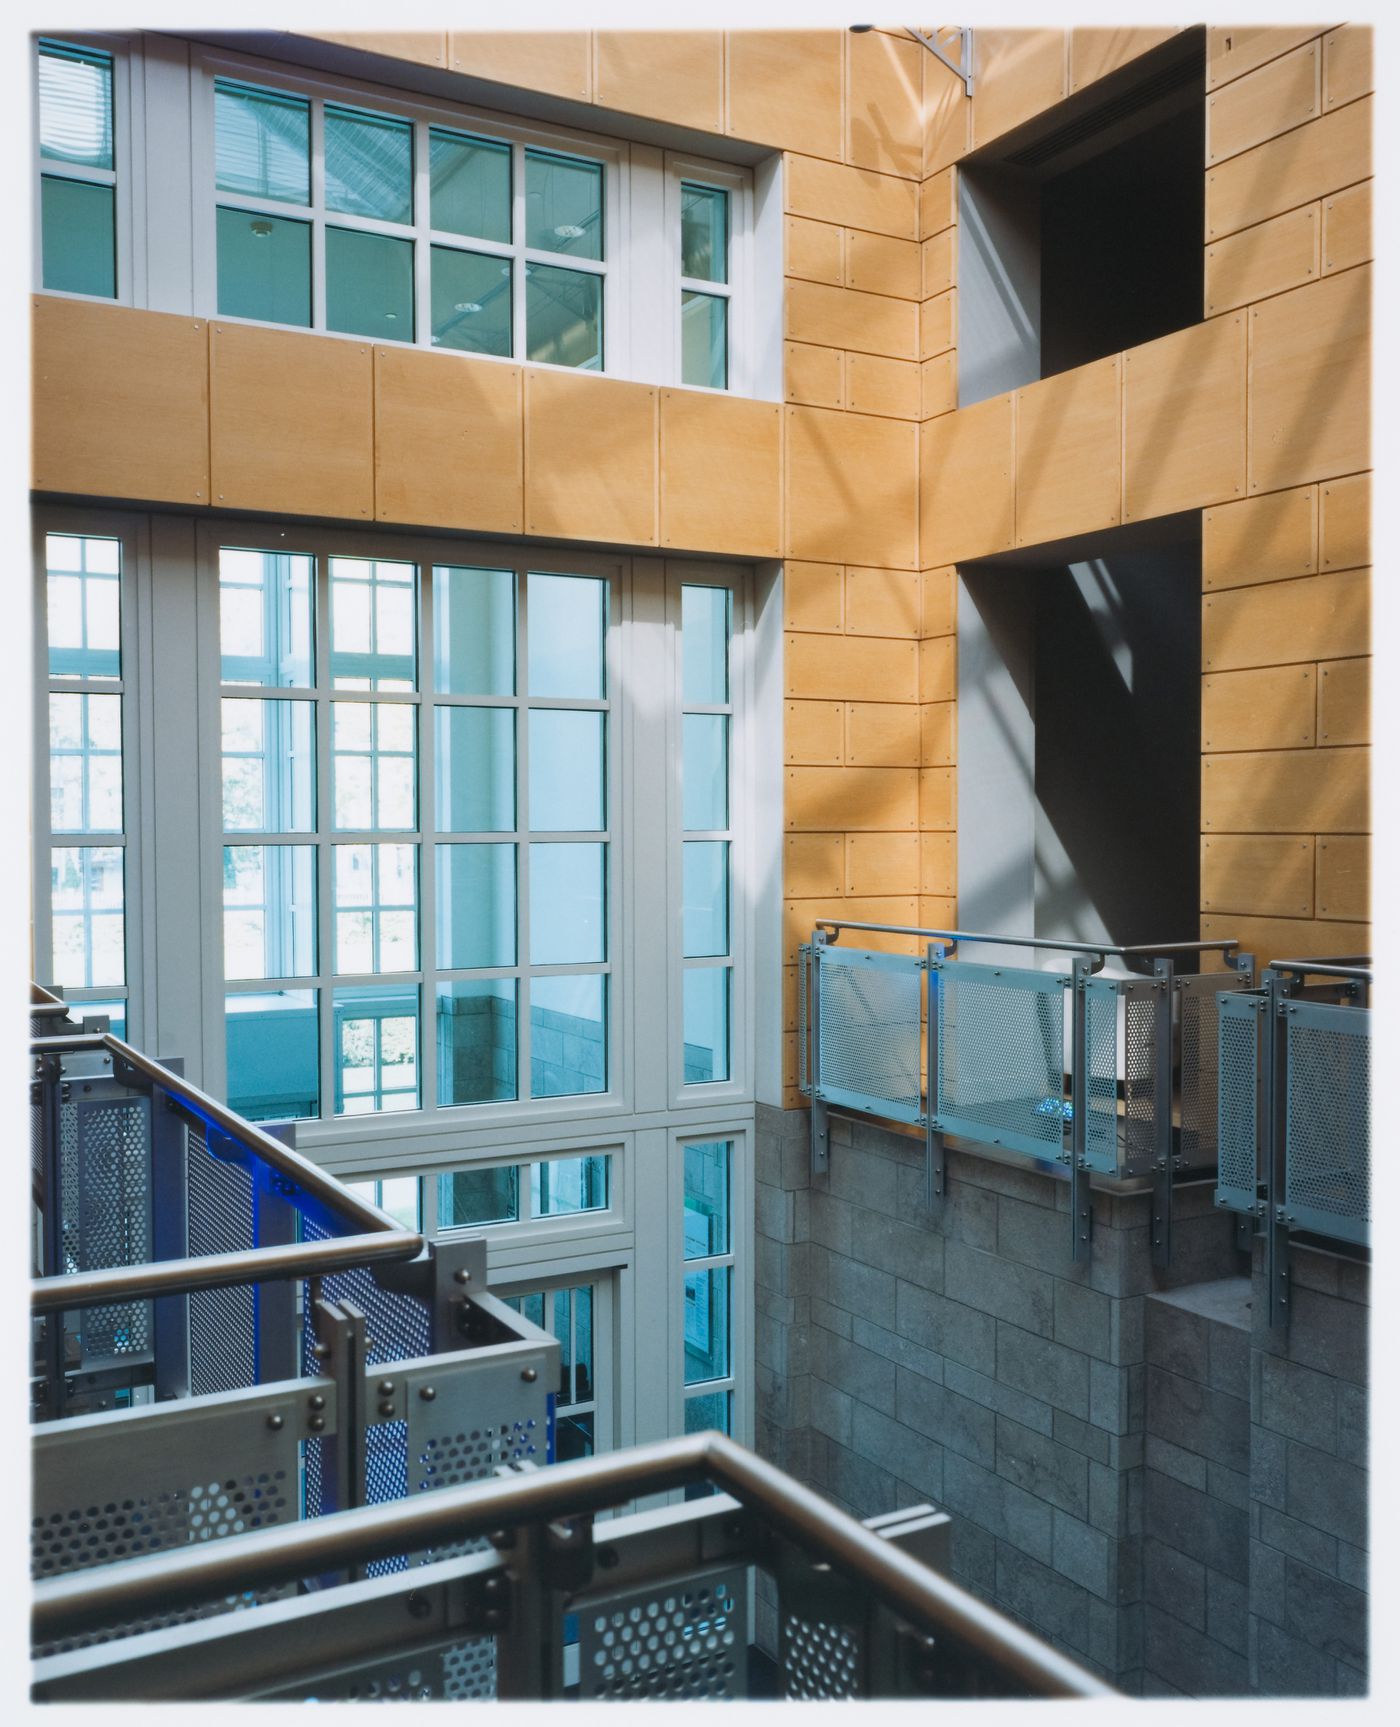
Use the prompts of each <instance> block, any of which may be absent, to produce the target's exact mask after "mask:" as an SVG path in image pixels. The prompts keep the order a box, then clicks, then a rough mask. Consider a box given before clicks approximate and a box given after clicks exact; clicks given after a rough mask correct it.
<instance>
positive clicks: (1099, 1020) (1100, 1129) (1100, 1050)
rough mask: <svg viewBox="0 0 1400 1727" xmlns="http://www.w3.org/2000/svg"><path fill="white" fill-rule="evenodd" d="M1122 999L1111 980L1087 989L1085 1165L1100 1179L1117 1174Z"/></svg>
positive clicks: (1092, 981) (1096, 982) (1089, 984)
mask: <svg viewBox="0 0 1400 1727" xmlns="http://www.w3.org/2000/svg"><path fill="white" fill-rule="evenodd" d="M1121 999H1122V998H1121V997H1120V995H1119V993H1118V986H1117V984H1116V983H1115V982H1114V981H1113V980H1112V979H1111V978H1090V979H1088V980H1087V982H1086V984H1085V988H1084V1023H1085V1067H1086V1072H1085V1076H1084V1095H1085V1116H1086V1119H1085V1123H1084V1161H1085V1162H1086V1163H1087V1164H1088V1166H1089V1168H1090V1169H1093V1170H1097V1171H1098V1173H1099V1174H1100V1175H1117V1173H1118V1073H1119V1045H1120V1043H1121V1041H1122V1040H1121V1036H1120V1029H1121V1028H1120V1025H1119V1018H1120V1008H1119V1002H1120V1001H1121Z"/></svg>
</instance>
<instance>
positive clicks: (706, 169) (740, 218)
mask: <svg viewBox="0 0 1400 1727" xmlns="http://www.w3.org/2000/svg"><path fill="white" fill-rule="evenodd" d="M665 174H666V189H665V222H664V228H665V234H666V244H667V253H668V265H667V272H666V280H667V284H668V304H667V316H668V332H669V338H670V340H669V349H670V375H671V377H672V379H673V381H674V382H675V383H676V384H677V385H681V387H683V388H684V389H687V390H703V391H704V392H705V394H707V395H711V396H751V395H752V394H753V393H754V383H755V371H756V367H755V364H754V352H753V348H754V337H753V328H754V323H755V319H754V284H753V274H754V264H753V258H754V244H753V227H754V222H753V174H752V171H751V170H749V169H747V168H735V167H729V166H727V165H725V164H722V163H719V162H706V161H703V160H701V159H700V158H699V157H694V156H688V155H682V154H680V153H678V152H675V151H667V153H666V167H665ZM687 183H688V184H690V185H698V186H711V187H713V188H714V189H715V190H716V191H719V192H725V193H727V194H728V198H729V206H728V214H729V236H728V257H727V259H726V269H725V278H726V279H725V280H724V281H723V282H704V281H701V280H699V279H698V278H692V277H690V276H685V275H683V274H682V273H681V187H682V185H683V184H687ZM687 289H693V290H694V291H695V292H696V293H700V294H712V295H715V296H717V297H719V298H721V299H724V300H726V301H727V302H728V306H729V312H728V318H727V322H726V327H725V344H726V361H727V371H728V382H727V384H726V386H725V388H724V389H723V390H717V389H715V388H713V387H712V386H710V385H707V384H682V378H681V359H682V355H681V295H682V293H683V292H684V291H685V290H687Z"/></svg>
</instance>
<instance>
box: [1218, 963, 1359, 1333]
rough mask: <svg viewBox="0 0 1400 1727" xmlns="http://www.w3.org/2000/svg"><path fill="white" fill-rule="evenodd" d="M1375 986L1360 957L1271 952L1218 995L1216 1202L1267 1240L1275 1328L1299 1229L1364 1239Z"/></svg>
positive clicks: (1355, 1246)
mask: <svg viewBox="0 0 1400 1727" xmlns="http://www.w3.org/2000/svg"><path fill="white" fill-rule="evenodd" d="M1371 984H1372V972H1371V969H1370V962H1369V961H1368V960H1366V959H1364V958H1363V959H1345V960H1321V959H1284V960H1275V961H1274V962H1273V964H1272V965H1270V966H1269V968H1268V969H1267V971H1266V972H1265V973H1264V977H1263V980H1262V987H1261V988H1260V989H1258V990H1251V991H1249V992H1248V993H1246V994H1243V995H1240V996H1237V997H1235V998H1233V999H1232V1000H1230V1001H1228V1002H1223V1003H1222V1004H1221V1005H1222V1017H1221V1023H1220V1053H1219V1061H1220V1086H1219V1090H1220V1135H1219V1136H1220V1164H1219V1175H1218V1183H1217V1187H1216V1200H1215V1202H1216V1204H1217V1205H1219V1206H1222V1207H1224V1208H1226V1209H1227V1210H1230V1211H1234V1212H1236V1213H1238V1214H1239V1215H1240V1216H1241V1218H1247V1219H1249V1220H1250V1226H1251V1227H1252V1229H1253V1230H1255V1231H1256V1232H1257V1233H1259V1234H1260V1235H1262V1236H1263V1238H1264V1243H1265V1256H1266V1264H1267V1268H1268V1285H1269V1323H1270V1325H1272V1326H1285V1325H1286V1324H1287V1322H1288V1314H1289V1307H1290V1302H1289V1284H1290V1275H1291V1274H1290V1265H1289V1243H1290V1239H1291V1237H1292V1235H1293V1234H1294V1233H1295V1232H1297V1233H1302V1234H1304V1235H1306V1236H1309V1237H1313V1238H1318V1239H1320V1240H1322V1241H1326V1242H1332V1243H1338V1244H1343V1246H1344V1247H1345V1248H1349V1249H1352V1250H1359V1249H1369V1247H1370V1242H1371V1113H1370V1110H1371V1097H1370V1082H1371V1010H1370V992H1371Z"/></svg>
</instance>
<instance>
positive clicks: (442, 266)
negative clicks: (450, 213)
mask: <svg viewBox="0 0 1400 1727" xmlns="http://www.w3.org/2000/svg"><path fill="white" fill-rule="evenodd" d="M431 250H432V263H433V346H434V347H435V348H456V349H458V350H459V351H460V352H462V353H464V354H509V353H511V352H512V348H511V262H510V259H509V258H493V257H490V256H488V255H487V254H486V253H483V252H458V251H456V250H455V249H454V248H453V247H450V246H434V247H432V248H431Z"/></svg>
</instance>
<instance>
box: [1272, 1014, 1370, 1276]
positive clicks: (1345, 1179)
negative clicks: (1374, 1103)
mask: <svg viewBox="0 0 1400 1727" xmlns="http://www.w3.org/2000/svg"><path fill="white" fill-rule="evenodd" d="M1370 1029H1371V1016H1370V1013H1369V1012H1368V1011H1366V1010H1365V1009H1362V1008H1349V1007H1323V1006H1315V1005H1311V1004H1308V1005H1302V1004H1299V1005H1296V1006H1292V1007H1290V1009H1289V1015H1288V1032H1287V1061H1288V1077H1287V1086H1286V1111H1287V1114H1286V1134H1287V1138H1286V1158H1287V1171H1286V1200H1287V1207H1288V1212H1289V1216H1290V1221H1291V1222H1293V1223H1294V1224H1295V1225H1296V1226H1298V1227H1301V1228H1303V1229H1312V1230H1317V1231H1319V1232H1320V1233H1322V1234H1324V1235H1329V1236H1332V1237H1334V1238H1335V1239H1337V1240H1341V1241H1353V1242H1365V1241H1367V1240H1369V1238H1370V1220H1371V1091H1370V1087H1371V1035H1370Z"/></svg>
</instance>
